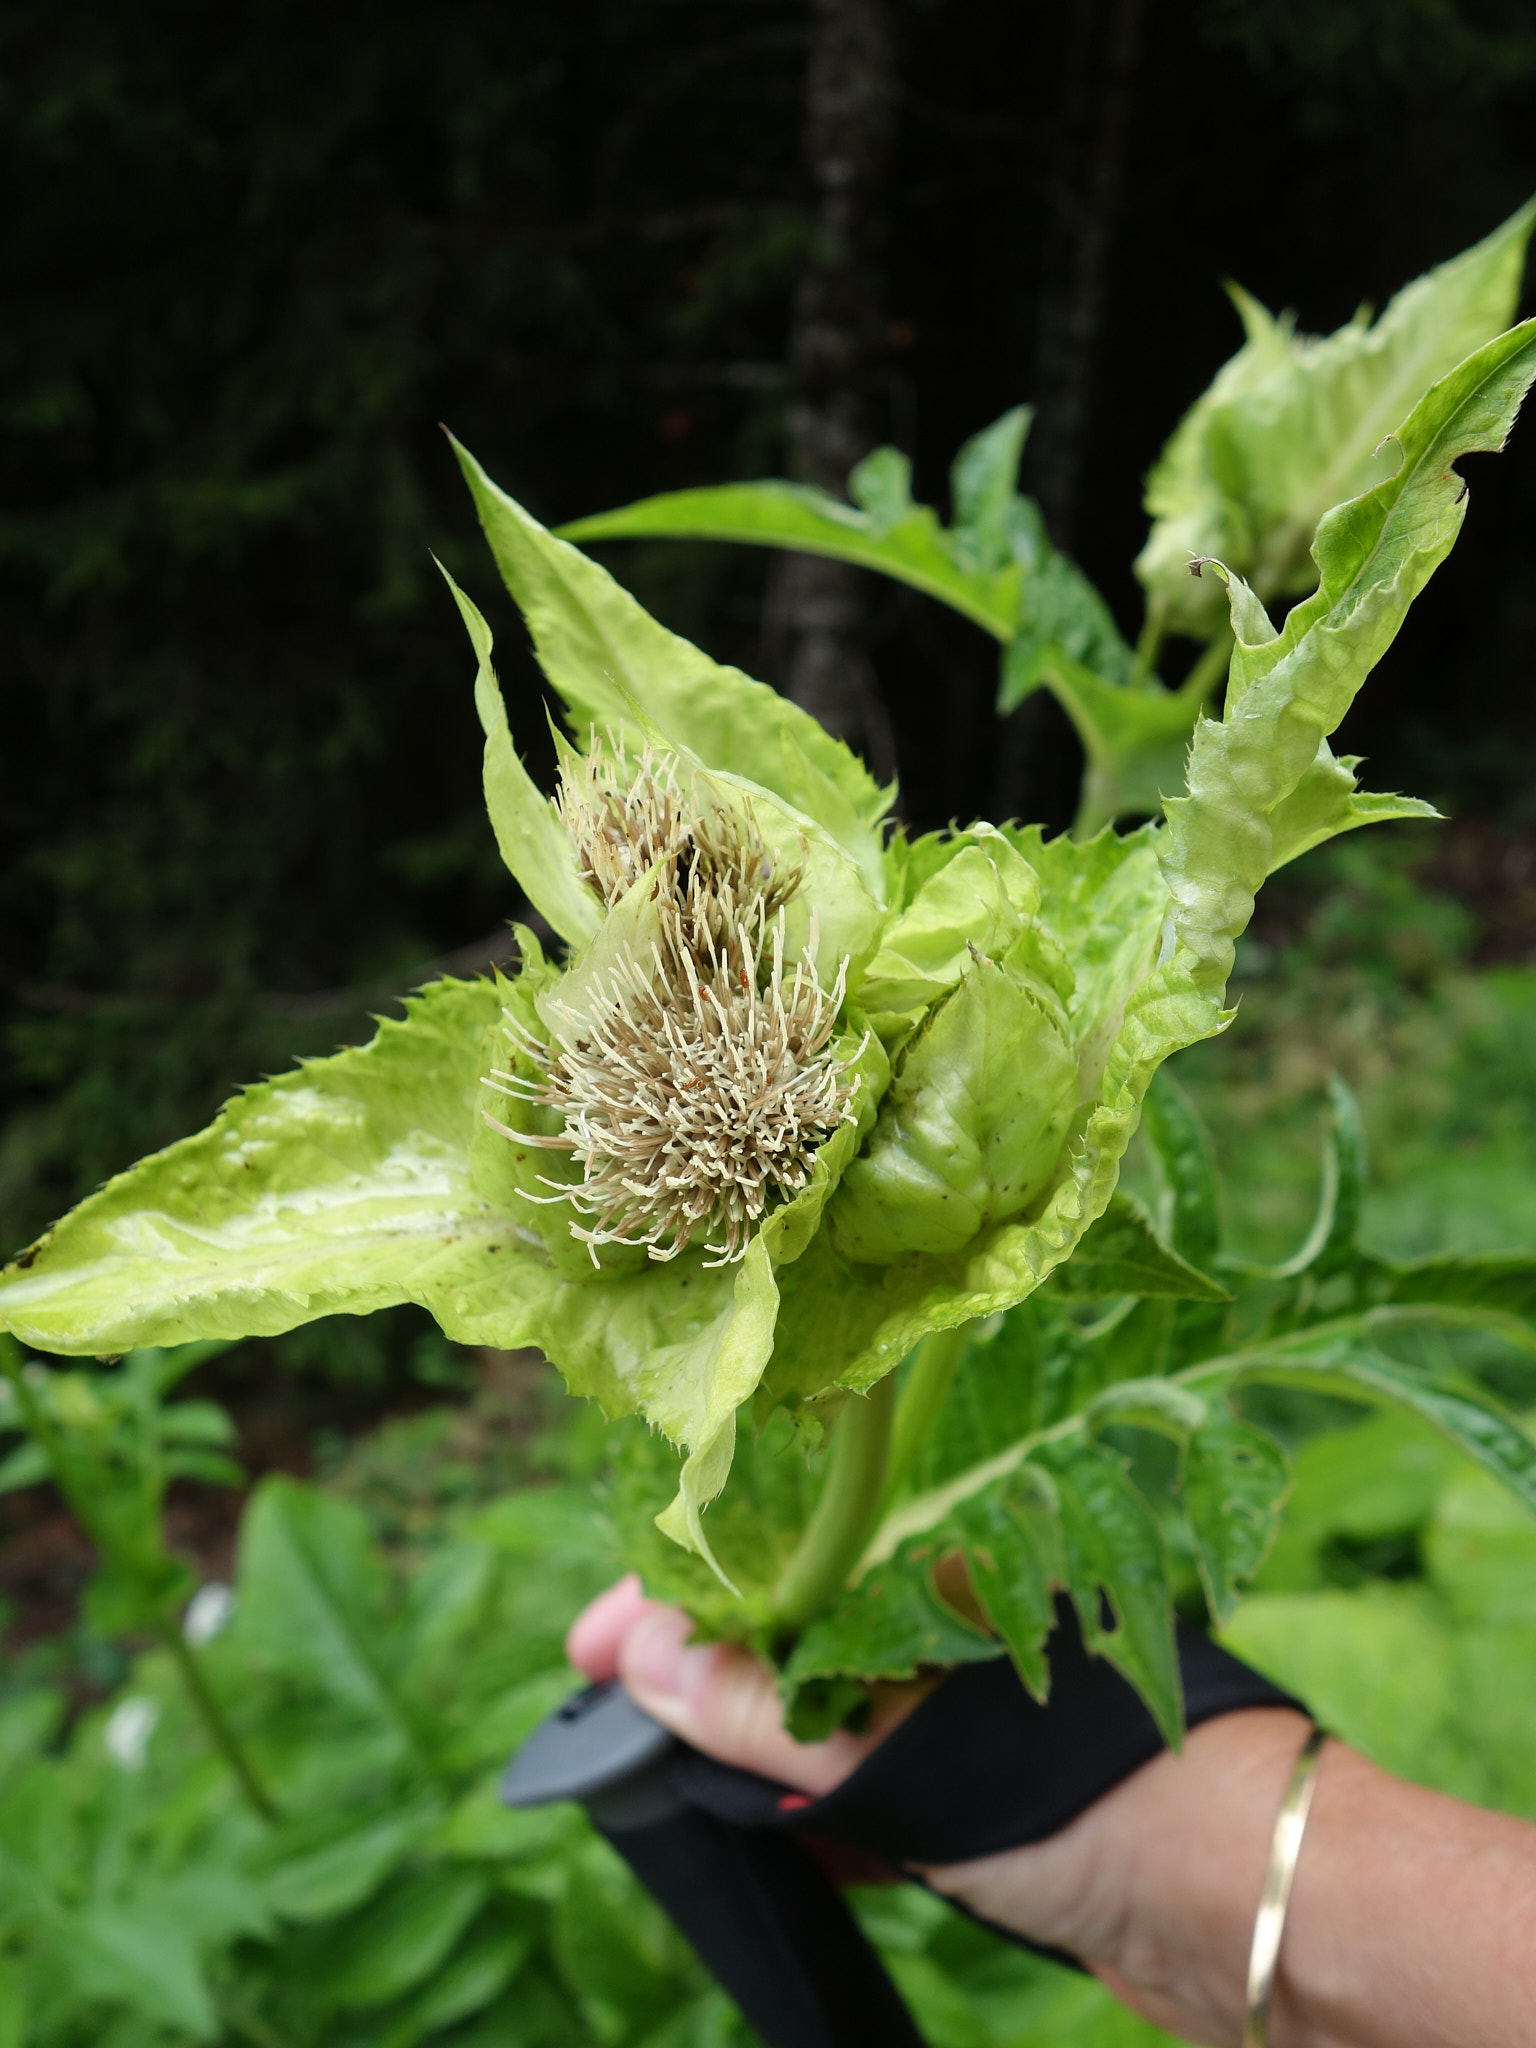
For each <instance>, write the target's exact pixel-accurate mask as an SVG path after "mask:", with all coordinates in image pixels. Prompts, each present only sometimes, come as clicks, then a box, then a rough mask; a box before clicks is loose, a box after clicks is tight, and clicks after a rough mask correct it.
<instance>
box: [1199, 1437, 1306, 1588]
mask: <svg viewBox="0 0 1536 2048" xmlns="http://www.w3.org/2000/svg"><path fill="white" fill-rule="evenodd" d="M1290 1485H1291V1475H1290V1469H1289V1467H1288V1465H1287V1463H1286V1458H1285V1453H1284V1452H1283V1451H1282V1450H1281V1448H1280V1446H1279V1445H1278V1444H1277V1443H1276V1442H1275V1440H1274V1438H1273V1437H1272V1436H1270V1435H1268V1433H1267V1432H1266V1431H1264V1430H1260V1429H1254V1428H1252V1427H1251V1426H1250V1425H1249V1424H1248V1423H1246V1422H1239V1421H1238V1420H1237V1419H1236V1418H1235V1417H1234V1416H1232V1415H1230V1414H1226V1413H1223V1412H1216V1413H1213V1414H1211V1415H1210V1416H1209V1417H1208V1418H1207V1419H1206V1420H1205V1421H1204V1422H1203V1423H1201V1424H1200V1426H1199V1427H1198V1428H1197V1429H1196V1430H1195V1431H1194V1433H1193V1435H1192V1436H1191V1437H1190V1439H1189V1442H1188V1444H1187V1445H1186V1447H1185V1451H1184V1463H1183V1467H1182V1470H1181V1474H1180V1480H1179V1491H1180V1494H1181V1496H1182V1498H1183V1502H1184V1512H1185V1514H1186V1515H1187V1516H1188V1517H1189V1526H1190V1530H1191V1532H1192V1534H1193V1536H1194V1539H1195V1555H1196V1557H1197V1559H1198V1560H1199V1565H1200V1578H1201V1581H1202V1583H1203V1584H1204V1587H1205V1597H1206V1600H1207V1602H1208V1603H1209V1606H1210V1610H1211V1615H1212V1618H1213V1619H1214V1620H1216V1621H1217V1622H1223V1621H1225V1620H1226V1619H1227V1617H1228V1615H1229V1614H1230V1613H1231V1612H1232V1610H1233V1608H1234V1607H1235V1606H1236V1604H1237V1599H1238V1595H1239V1594H1240V1593H1241V1592H1242V1590H1243V1588H1244V1586H1245V1585H1246V1584H1247V1583H1248V1581H1249V1580H1250V1579H1251V1578H1252V1577H1253V1575H1254V1573H1255V1572H1256V1571H1257V1570H1258V1568H1259V1566H1260V1565H1261V1564H1262V1563H1263V1561H1264V1554H1265V1552H1266V1551H1267V1550H1268V1549H1269V1546H1270V1543H1271V1541H1272V1540H1273V1537H1274V1533H1275V1530H1276V1528H1277V1526H1278V1524H1279V1518H1280V1511H1281V1509H1282V1508H1283V1507H1284V1505H1285V1500H1286V1496H1287V1494H1288V1493H1289V1491H1290Z"/></svg>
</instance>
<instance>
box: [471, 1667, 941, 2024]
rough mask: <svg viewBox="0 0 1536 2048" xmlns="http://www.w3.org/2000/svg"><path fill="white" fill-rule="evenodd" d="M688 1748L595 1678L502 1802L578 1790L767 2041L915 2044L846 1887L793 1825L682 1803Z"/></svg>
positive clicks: (540, 1802) (549, 1727) (552, 1723)
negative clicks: (841, 1888)
mask: <svg viewBox="0 0 1536 2048" xmlns="http://www.w3.org/2000/svg"><path fill="white" fill-rule="evenodd" d="M692 1754H693V1753H692V1752H691V1751H689V1750H688V1748H687V1746H686V1745H685V1744H684V1743H682V1742H680V1741H679V1740H678V1739H677V1737H676V1736H674V1735H672V1734H670V1733H669V1732H668V1730H666V1729H665V1728H663V1727H661V1726H660V1724H659V1723H658V1722H656V1721H653V1720H652V1719H651V1717H650V1716H649V1715H648V1714H645V1713H642V1712H641V1710H640V1708H639V1707H637V1706H636V1705H635V1703H634V1701H633V1700H632V1699H631V1698H630V1697H629V1695H628V1693H626V1692H625V1691H624V1689H623V1687H622V1686H620V1685H617V1684H613V1685H594V1686H590V1687H588V1689H587V1690H586V1691H585V1692H582V1693H578V1694H577V1695H576V1696H575V1697H574V1698H573V1699H570V1700H567V1701H566V1703H565V1705H564V1706H562V1707H560V1708H558V1709H557V1710H556V1711H555V1712H554V1713H553V1714H552V1715H551V1716H550V1717H549V1719H548V1720H547V1721H545V1722H543V1723H542V1724H541V1725H540V1726H539V1727H538V1728H536V1729H535V1730H534V1732H533V1734H532V1735H530V1736H529V1738H528V1740H527V1741H526V1742H525V1743H524V1744H523V1746H522V1748H521V1749H520V1750H519V1751H518V1753H517V1755H516V1756H515V1757H514V1758H513V1759H512V1762H511V1764H510V1765H509V1766H508V1768H507V1772H506V1776H505V1777H504V1778H503V1779H502V1785H501V1796H502V1798H503V1799H504V1800H505V1802H506V1803H507V1805H508V1806H544V1805H548V1804H549V1803H550V1802H552V1801H554V1800H557V1799H576V1800H579V1801H580V1802H581V1804H582V1805H583V1806H585V1808H586V1809H587V1812H588V1814H589V1816H590V1817H591V1820H592V1823H593V1825H594V1826H595V1827H596V1828H597V1829H598V1831H599V1832H600V1833H601V1834H603V1835H604V1836H606V1837H607V1839H608V1841H610V1842H611V1843H612V1844H613V1846H614V1848H615V1849H617V1851H618V1852H619V1854H620V1855H621V1856H622V1857H623V1858H624V1860H625V1862H626V1863H628V1864H629V1866H630V1868H631V1869H632V1870H633V1871H634V1873H635V1875H636V1876H637V1877H638V1878H639V1879H640V1882H641V1883H642V1884H643V1885H644V1886H645V1888H646V1890H647V1891H649V1892H650V1893H651V1895H652V1896H653V1897H654V1898H655V1899H657V1900H658V1901H659V1903H660V1904H661V1905H662V1906H663V1907H664V1908H665V1910H666V1911H667V1913H668V1914H669V1915H670V1916H671V1918H672V1919H673V1921H674V1922H675V1923H676V1925H677V1926H678V1928H679V1929H680V1930H681V1931H682V1933H683V1934H684V1935H686V1936H687V1938H688V1940H689V1941H690V1942H691V1943H692V1944H693V1946H694V1948H695V1949H696V1950H697V1951H698V1953H699V1955H700V1956H701V1958H702V1959H703V1961H704V1963H705V1964H706V1965H707V1966H708V1968H709V1969H710V1970H711V1971H713V1973H714V1975H715V1976H716V1977H717V1978H718V1979H719V1981H720V1983H721V1984H723V1985H724V1987H725V1989H726V1990H727V1991H728V1992H729V1993H730V1995H731V1996H732V1998H734V1999H735V2001H736V2003H737V2004H738V2005H739V2006H740V2007H741V2010H742V2012H743V2013H744V2014H745V2016H746V2018H747V2020H748V2021H749V2022H750V2024H751V2025H752V2026H753V2027H755V2028H756V2030H757V2032H758V2033H759V2034H760V2035H761V2036H762V2038H763V2040H764V2042H765V2043H766V2044H767V2048H923V2042H922V2037H921V2035H920V2034H919V2033H918V2032H917V2029H916V2028H915V2027H914V2025H913V2023H912V2017H911V2015H910V2013H908V2011H907V2009H906V2007H905V2006H904V2005H903V2003H902V2001H901V1998H900V1996H899V1995H898V1993H897V1991H896V1988H895V1986H894V1985H893V1984H892V1983H891V1980H890V1978H889V1977H888V1976H887V1975H886V1973H885V1969H884V1966H883V1965H882V1963H881V1961H880V1958H879V1957H878V1956H877V1955H876V1954H875V1951H874V1950H873V1949H872V1948H871V1947H870V1945H869V1942H868V1941H867V1940H866V1939H865V1936H864V1934H863V1931H862V1929H861V1928H860V1927H859V1924H858V1922H857V1921H856V1920H855V1919H854V1917H853V1915H852V1913H850V1912H849V1910H848V1907H847V1906H846V1905H845V1904H844V1902H843V1899H842V1896H841V1894H840V1893H839V1892H838V1891H837V1889H836V1887H835V1886H834V1885H833V1884H832V1882H831V1881H830V1879H829V1878H828V1877H827V1876H826V1875H825V1873H824V1872H823V1871H822V1869H821V1867H820V1866H819V1865H818V1864H817V1863H816V1862H815V1861H814V1860H813V1859H812V1857H811V1856H810V1854H809V1853H808V1852H807V1850H806V1849H805V1848H804V1847H802V1845H801V1844H800V1843H799V1842H797V1841H796V1840H794V1839H793V1837H792V1836H789V1835H786V1834H781V1833H779V1832H777V1831H774V1830H769V1829H764V1828H760V1827H757V1828H754V1827H741V1826H735V1825H733V1824H732V1823H731V1822H729V1821H727V1820H724V1819H721V1818H720V1817H719V1816H718V1815H716V1814H714V1813H711V1812H707V1811H705V1810H704V1809H703V1808H702V1807H700V1806H697V1805H692V1804H690V1803H689V1801H688V1799H687V1797H686V1796H685V1792H684V1790H683V1783H684V1779H685V1774H683V1773H681V1772H679V1770H678V1769H677V1766H678V1764H679V1762H680V1761H682V1760H683V1759H685V1758H687V1757H689V1756H691V1755H692Z"/></svg>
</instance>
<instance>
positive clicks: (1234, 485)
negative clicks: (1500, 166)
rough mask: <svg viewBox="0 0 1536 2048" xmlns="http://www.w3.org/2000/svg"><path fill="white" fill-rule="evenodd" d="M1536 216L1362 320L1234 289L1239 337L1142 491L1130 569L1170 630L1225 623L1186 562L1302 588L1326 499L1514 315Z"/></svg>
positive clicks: (1367, 478) (1527, 211)
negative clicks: (1280, 314) (1266, 304)
mask: <svg viewBox="0 0 1536 2048" xmlns="http://www.w3.org/2000/svg"><path fill="white" fill-rule="evenodd" d="M1532 218H1533V209H1532V207H1530V206H1526V207H1522V208H1521V210H1520V212H1519V213H1517V214H1516V215H1515V216H1514V217H1513V218H1512V219H1511V220H1509V221H1506V222H1505V224H1504V225H1503V226H1502V227H1500V228H1497V229H1495V231H1494V232H1493V234H1491V235H1489V236H1488V237H1487V238H1486V240H1484V241H1482V242H1479V243H1478V244H1477V245H1476V247H1474V248H1472V249H1469V250H1467V251H1466V252H1465V253H1464V254H1463V255H1461V256H1458V257H1456V258H1454V259H1453V260H1452V261H1451V262H1449V263H1444V264H1441V265H1440V267H1439V268H1438V269H1436V270H1432V271H1431V272H1429V274H1428V275H1427V276H1425V277H1421V278H1419V279H1418V280H1417V281H1416V282H1415V283H1413V284H1410V285H1407V286H1405V287H1404V289H1403V290H1402V291H1400V292H1399V293H1398V294H1397V296H1396V297H1395V298H1394V299H1393V301H1392V303H1391V304H1390V305H1389V306H1388V307H1387V309H1386V311H1385V312H1384V313H1383V314H1382V316H1381V318H1380V319H1379V320H1378V321H1377V322H1376V324H1375V326H1374V327H1372V326H1370V325H1369V324H1368V322H1367V320H1366V318H1365V316H1364V315H1357V316H1356V318H1355V319H1354V320H1352V321H1350V322H1349V323H1348V324H1347V325H1346V326H1344V327H1342V328H1340V329H1339V330H1338V332H1337V333H1335V334H1333V335H1330V336H1329V337H1328V338H1327V339H1326V340H1314V339H1312V338H1310V337H1307V336H1298V335H1296V334H1295V333H1293V331H1292V329H1291V326H1290V324H1289V322H1287V321H1277V320H1275V319H1274V318H1273V317H1272V316H1271V315H1270V314H1269V313H1267V312H1266V311H1265V310H1264V308H1263V307H1262V306H1260V305H1259V304H1258V302H1257V301H1256V300H1254V299H1252V298H1250V297H1249V296H1248V294H1247V293H1245V292H1237V291H1234V293H1233V297H1234V299H1235V301H1236V303H1237V307H1238V311H1239V313H1240V314H1241V315H1242V318H1243V324H1244V326H1245V327H1246V329H1247V332H1248V338H1247V341H1246V343H1245V345H1244V347H1243V348H1242V349H1241V350H1240V351H1239V352H1238V354H1237V355H1236V356H1234V357H1233V358H1232V360H1231V361H1230V362H1229V363H1228V364H1226V366H1225V367H1224V368H1223V369H1222V370H1221V371H1220V373H1219V374H1218V375H1217V377H1216V380H1215V382H1214V383H1213V384H1212V386H1211V388H1210V390H1209V391H1207V392H1206V393H1205V395H1204V396H1203V397H1202V398H1200V399H1198V400H1197V401H1196V403H1195V405H1194V407H1193V408H1192V409H1191V411H1190V412H1189V413H1188V414H1187V415H1186V416H1185V418H1184V420H1183V421H1182V422H1181V424H1180V425H1179V427H1178V428H1177V429H1176V430H1175V432H1174V434H1173V437H1172V438H1171V440H1170V441H1169V443H1168V445H1167V447H1166V448H1165V449H1164V451H1163V454H1162V457H1161V458H1160V460H1159V462H1158V463H1157V465H1156V467H1155V468H1154V469H1153V471H1152V474H1151V476H1150V478H1149V479H1148V484H1147V510H1148V511H1149V512H1150V513H1151V514H1152V515H1153V519H1154V524H1153V527H1152V531H1151V534H1150V536H1149V537H1148V540H1147V544H1146V546H1145V548H1144V549H1143V550H1142V553H1141V556H1140V557H1139V559H1138V561H1137V564H1136V571H1137V574H1138V576H1139V577H1140V578H1141V580H1142V583H1143V584H1144V585H1145V587H1146V589H1147V591H1148V593H1149V596H1150V597H1151V598H1152V600H1153V603H1154V604H1155V605H1156V606H1157V607H1159V608H1160V609H1161V611H1162V612H1163V614H1164V616H1165V617H1166V618H1167V619H1168V621H1169V622H1170V623H1171V624H1172V625H1174V626H1175V627H1176V628H1178V629H1179V630H1181V631H1187V632H1191V633H1195V634H1199V635H1204V634H1206V633H1209V632H1211V631H1213V630H1214V629H1215V628H1216V627H1218V626H1219V624H1220V604H1219V601H1218V599H1217V598H1216V594H1215V593H1214V591H1213V590H1212V589H1211V586H1210V585H1209V583H1208V582H1204V581H1202V580H1197V579H1194V578H1192V577H1191V576H1190V575H1189V573H1188V562H1189V559H1190V557H1191V556H1215V557H1217V558H1219V559H1220V560H1221V561H1224V562H1226V563H1228V564H1229V566H1230V567H1231V568H1233V569H1234V570H1236V571H1237V572H1238V573H1239V574H1241V575H1243V576H1246V577H1247V578H1248V579H1249V580H1250V581H1251V582H1252V583H1253V584H1254V586H1255V588H1256V589H1257V590H1258V591H1259V593H1260V595H1261V596H1263V597H1269V596H1271V595H1274V594H1276V593H1278V592H1282V591H1284V592H1292V591H1297V590H1305V589H1307V588H1309V587H1310V582H1311V576H1310V565H1309V564H1308V561H1307V546H1308V543H1309V542H1310V540H1311V538H1312V535H1313V532H1314V530H1315V529H1316V527H1317V524H1318V521H1319V520H1320V519H1321V518H1322V517H1323V515H1324V513H1326V512H1327V511H1328V509H1329V507H1330V506H1333V505H1337V504H1338V503H1340V501H1341V500H1343V499H1345V498H1348V497H1350V496H1352V495H1353V494H1355V493H1357V492H1359V491H1361V490H1363V489H1365V488H1366V487H1367V486H1368V485H1369V483H1370V482H1371V481H1373V479H1374V478H1375V477H1377V476H1379V475H1380V474H1381V473H1382V472H1381V467H1380V458H1379V457H1378V455H1377V450H1378V447H1379V444H1380V442H1381V440H1382V437H1383V435H1386V434H1389V433H1390V432H1391V431H1392V429H1393V427H1394V426H1395V425H1396V423H1397V421H1398V420H1399V419H1400V418H1401V417H1402V414H1403V412H1404V411H1405V409H1406V408H1407V407H1408V406H1410V405H1411V404H1412V403H1413V401H1414V399H1415V398H1416V397H1417V395H1418V394H1419V393H1420V392H1421V391H1423V390H1424V389H1425V388H1426V387H1427V386H1429V385H1430V384H1432V383H1434V382H1435V380H1436V379H1437V378H1441V377H1444V376H1445V375H1446V374H1447V373H1448V372H1449V371H1451V370H1452V369H1453V368H1454V367H1455V366H1456V365H1457V364H1458V363H1460V362H1462V361H1463V360H1464V359H1465V358H1466V357H1467V356H1468V355H1469V354H1470V353H1471V352H1472V351H1473V350H1474V349H1477V348H1479V347H1480V346H1481V345H1482V344H1483V343H1485V342H1487V341H1488V340H1489V339H1490V338H1491V337H1492V336H1494V335H1495V334H1497V333H1498V331H1499V330H1500V328H1502V327H1503V326H1504V325H1505V324H1506V323H1507V322H1508V320H1509V319H1510V317H1511V315H1512V314H1513V312H1514V310H1515V306H1516V303H1517V300H1518V298H1519V292H1520V277H1521V271H1522V269H1523V265H1524V257H1525V244H1526V241H1527V238H1528V237H1529V235H1530V232H1531V223H1532Z"/></svg>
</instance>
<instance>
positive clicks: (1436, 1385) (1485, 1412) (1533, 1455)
mask: <svg viewBox="0 0 1536 2048" xmlns="http://www.w3.org/2000/svg"><path fill="white" fill-rule="evenodd" d="M1237 1376H1238V1377H1239V1378H1242V1379H1264V1380H1275V1381H1279V1382H1280V1383H1282V1384H1285V1385H1291V1386H1314V1387H1317V1388H1319V1389H1320V1390H1323V1391H1328V1392H1333V1393H1341V1394H1345V1395H1347V1396H1352V1397H1353V1398H1355V1399H1357V1400H1367V1401H1371V1402H1377V1403H1388V1404H1390V1405H1392V1406H1394V1407H1400V1408H1407V1409H1409V1410H1411V1412H1412V1413H1414V1414H1415V1415H1419V1416H1422V1417H1423V1419H1424V1420H1425V1421H1426V1422H1429V1423H1432V1424H1433V1425H1434V1427H1435V1428H1436V1429H1438V1430H1440V1431H1441V1432H1442V1434H1443V1435H1445V1436H1448V1437H1449V1438H1450V1439H1451V1441H1452V1442H1453V1443H1455V1444H1457V1445H1459V1446H1460V1448H1461V1449H1462V1450H1463V1451H1465V1452H1466V1454H1467V1456H1468V1457H1469V1458H1473V1459H1475V1460H1476V1462H1477V1463H1478V1464H1480V1465H1482V1466H1484V1467H1486V1469H1487V1470H1488V1471H1490V1472H1491V1473H1492V1474H1493V1475H1494V1477H1495V1478H1496V1479H1500V1480H1502V1481H1503V1482H1504V1484H1505V1485H1506V1486H1507V1487H1508V1488H1509V1489H1510V1491H1511V1492H1512V1493H1515V1494H1517V1495H1518V1496H1519V1497H1520V1499H1521V1500H1523V1501H1524V1502H1525V1504H1526V1506H1527V1507H1529V1508H1531V1509H1532V1510H1533V1511H1536V1442H1532V1440H1531V1438H1530V1437H1529V1436H1528V1435H1527V1434H1526V1432H1525V1431H1524V1430H1523V1429H1522V1428H1521V1427H1520V1425H1519V1424H1518V1423H1517V1422H1516V1421H1514V1419H1513V1418H1512V1417H1510V1416H1508V1415H1506V1414H1505V1413H1504V1411H1503V1410H1502V1409H1501V1408H1500V1407H1498V1405H1497V1404H1496V1403H1495V1402H1494V1401H1492V1400H1491V1399H1490V1398H1489V1397H1488V1396H1487V1395H1486V1394H1484V1393H1483V1392H1482V1390H1481V1388H1479V1387H1477V1386H1474V1385H1473V1384H1472V1382H1471V1381H1470V1380H1463V1379H1460V1378H1458V1377H1456V1376H1455V1375H1453V1374H1450V1373H1441V1372H1431V1371H1428V1370H1425V1369H1423V1368H1421V1367H1419V1366H1414V1365H1405V1364H1403V1362H1402V1361H1401V1360H1400V1359H1396V1358H1389V1357H1388V1356H1387V1354H1386V1353H1385V1352H1383V1351H1375V1350H1371V1349H1369V1348H1367V1347H1366V1346H1363V1345H1361V1346H1353V1345H1349V1346H1346V1345H1337V1346H1330V1347H1328V1348H1327V1349H1323V1348H1319V1349H1318V1350H1316V1351H1313V1352H1303V1351H1299V1350H1298V1351H1295V1352H1290V1351H1280V1352H1275V1353H1273V1354H1271V1355H1270V1356H1268V1357H1265V1358H1258V1359H1254V1360H1253V1361H1252V1362H1251V1363H1245V1364H1243V1365H1242V1367H1241V1368H1240V1370H1239V1373H1238V1375H1237Z"/></svg>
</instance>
